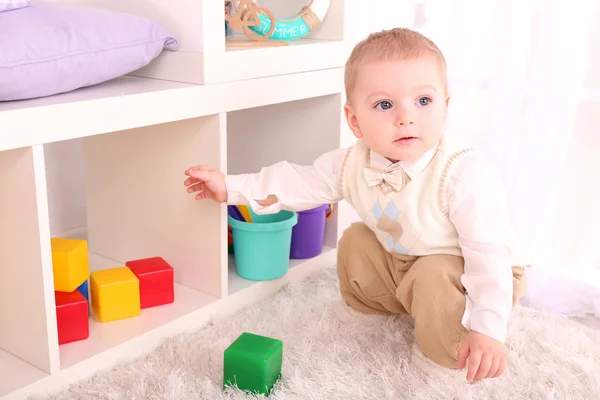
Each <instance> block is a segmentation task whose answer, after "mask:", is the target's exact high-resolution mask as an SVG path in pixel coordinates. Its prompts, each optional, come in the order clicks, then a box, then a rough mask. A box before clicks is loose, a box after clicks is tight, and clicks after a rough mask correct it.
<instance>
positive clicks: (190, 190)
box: [187, 183, 206, 193]
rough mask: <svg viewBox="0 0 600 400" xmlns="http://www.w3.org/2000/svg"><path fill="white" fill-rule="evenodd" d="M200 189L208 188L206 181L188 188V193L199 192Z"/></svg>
mask: <svg viewBox="0 0 600 400" xmlns="http://www.w3.org/2000/svg"><path fill="white" fill-rule="evenodd" d="M199 190H206V185H205V184H204V183H196V184H195V185H192V186H190V187H188V188H187V191H188V193H193V192H197V191H199Z"/></svg>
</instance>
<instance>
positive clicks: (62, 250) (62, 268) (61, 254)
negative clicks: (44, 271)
mask: <svg viewBox="0 0 600 400" xmlns="http://www.w3.org/2000/svg"><path fill="white" fill-rule="evenodd" d="M50 240H51V243H50V244H51V247H52V271H53V274H54V290H55V291H57V292H69V293H70V292H73V291H74V290H75V289H77V288H78V287H79V286H80V285H81V284H82V283H83V281H85V280H87V278H88V276H89V274H90V268H89V261H88V246H87V241H85V240H79V239H66V238H51V239H50Z"/></svg>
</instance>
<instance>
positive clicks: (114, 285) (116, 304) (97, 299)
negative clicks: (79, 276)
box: [90, 266, 140, 322]
mask: <svg viewBox="0 0 600 400" xmlns="http://www.w3.org/2000/svg"><path fill="white" fill-rule="evenodd" d="M90 286H91V287H90V289H91V290H90V291H91V296H92V309H93V310H94V313H95V314H96V316H97V317H98V319H99V320H100V322H109V321H116V320H119V319H124V318H130V317H137V316H139V315H140V282H139V280H138V278H137V276H135V274H134V273H133V272H131V270H130V269H129V268H128V267H126V266H123V267H118V268H110V269H105V270H101V271H94V272H92V274H91V275H90Z"/></svg>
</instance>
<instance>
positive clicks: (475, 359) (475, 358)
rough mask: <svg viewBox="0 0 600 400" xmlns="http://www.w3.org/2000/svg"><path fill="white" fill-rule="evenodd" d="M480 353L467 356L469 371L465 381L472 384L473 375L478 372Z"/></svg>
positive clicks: (478, 351) (474, 352) (475, 352)
mask: <svg viewBox="0 0 600 400" xmlns="http://www.w3.org/2000/svg"><path fill="white" fill-rule="evenodd" d="M481 356H482V354H481V351H480V350H477V351H473V352H471V354H469V369H468V370H467V380H468V381H469V382H472V381H473V379H474V378H475V374H476V373H477V371H478V370H479V365H480V364H481Z"/></svg>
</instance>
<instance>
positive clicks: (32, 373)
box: [0, 350, 49, 397]
mask: <svg viewBox="0 0 600 400" xmlns="http://www.w3.org/2000/svg"><path fill="white" fill-rule="evenodd" d="M48 376H49V375H48V374H47V373H45V372H44V371H42V370H41V369H39V368H36V367H34V366H33V365H31V364H29V363H27V362H25V361H23V360H21V359H20V358H17V357H15V356H13V355H12V354H10V353H7V352H5V351H4V350H0V397H2V396H5V395H7V394H9V393H12V392H14V391H16V390H19V389H21V388H24V387H26V386H28V385H31V384H32V383H35V382H37V381H40V380H42V379H44V378H46V377H48Z"/></svg>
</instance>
